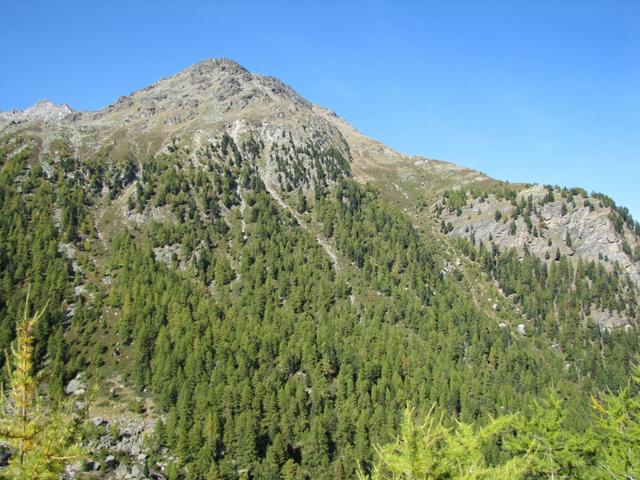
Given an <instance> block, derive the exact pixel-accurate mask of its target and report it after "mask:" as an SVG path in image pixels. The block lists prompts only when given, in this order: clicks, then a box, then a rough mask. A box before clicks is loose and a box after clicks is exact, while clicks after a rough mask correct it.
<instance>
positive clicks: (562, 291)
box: [0, 59, 640, 479]
mask: <svg viewBox="0 0 640 480" xmlns="http://www.w3.org/2000/svg"><path fill="white" fill-rule="evenodd" d="M0 202H1V204H2V217H1V222H0V268H1V271H0V273H1V278H2V282H0V313H1V315H0V347H2V348H3V349H5V350H6V349H7V348H8V347H9V345H10V344H11V342H12V341H13V340H14V337H15V321H16V319H18V318H21V315H22V308H24V302H25V297H26V292H27V288H28V286H30V288H31V293H30V302H31V305H32V306H33V308H34V309H40V308H45V305H46V310H45V312H46V313H45V314H44V315H43V316H42V318H41V320H40V321H39V323H38V324H37V325H36V327H35V330H34V334H33V336H34V339H33V342H34V352H33V354H34V364H35V365H36V366H37V368H38V369H42V370H43V371H44V372H47V374H48V377H47V378H48V380H47V382H46V385H45V386H43V391H45V390H46V392H47V393H46V396H50V397H51V398H54V397H55V396H56V395H58V396H60V395H62V396H64V397H68V398H70V399H71V400H72V403H73V404H74V405H75V406H76V407H77V408H79V409H80V410H82V409H84V408H85V407H86V408H87V412H86V420H87V426H86V429H85V430H86V432H84V434H83V437H82V438H83V439H82V445H83V448H84V450H83V451H84V452H85V453H84V457H83V459H81V460H78V461H77V462H75V463H73V464H72V465H70V466H68V467H67V475H68V476H69V477H74V478H116V479H120V478H156V479H158V478H169V479H178V478H189V479H196V478H296V479H297V478H313V479H315V478H356V477H357V476H358V472H360V475H364V474H368V473H370V472H375V471H376V470H375V468H374V465H375V464H376V454H377V453H376V452H378V453H379V452H380V451H382V450H380V449H377V447H376V446H377V445H382V444H385V443H387V442H390V441H392V440H393V439H394V438H397V435H398V432H399V431H400V430H401V428H407V425H408V424H406V423H404V424H403V423H402V419H401V411H402V410H403V409H404V408H405V407H406V406H407V405H408V404H410V405H412V407H413V409H414V410H412V411H413V412H417V414H418V415H419V416H425V415H427V416H428V415H431V414H435V413H437V414H438V415H442V418H444V419H448V420H446V422H448V423H447V425H451V426H452V428H453V425H454V424H455V422H454V419H455V420H458V421H460V422H463V423H465V422H466V423H465V424H468V425H476V427H469V428H472V430H469V431H475V430H473V428H480V427H481V426H483V425H487V424H489V425H493V424H491V421H490V419H493V418H495V417H497V416H503V415H505V414H509V413H515V412H522V411H526V412H529V411H530V410H527V409H528V408H534V407H531V405H538V404H536V403H535V402H536V401H537V399H539V398H541V397H542V396H543V395H544V392H546V391H548V390H549V389H550V388H553V389H555V390H554V393H553V395H558V396H559V397H558V398H562V401H563V402H565V403H564V404H563V405H565V406H566V407H563V408H565V410H562V411H563V412H564V413H563V415H565V414H566V411H570V412H571V415H568V414H566V415H565V416H566V419H565V420H563V422H564V423H563V426H562V428H563V429H564V428H566V429H567V431H571V432H577V433H576V435H581V434H582V433H583V432H585V431H586V429H588V428H589V425H591V424H592V423H593V422H595V420H594V418H595V417H594V415H596V413H592V407H591V405H592V403H591V398H592V396H593V395H595V394H596V393H595V392H602V391H605V390H607V389H610V390H611V391H617V390H619V389H621V388H624V387H625V385H627V383H628V379H629V375H630V370H631V368H632V360H633V358H634V356H635V355H637V354H638V353H640V330H639V328H638V327H639V323H640V313H639V310H638V301H639V298H640V226H639V225H638V223H636V222H635V221H634V220H633V218H632V217H631V215H630V214H629V212H628V211H627V210H626V209H625V208H623V207H620V206H618V205H616V204H615V202H614V201H613V200H612V199H611V198H609V197H608V196H606V195H604V194H602V193H597V192H587V191H585V190H584V189H582V188H580V187H579V186H570V187H559V186H553V185H534V184H514V183H508V182H503V181H499V180H495V179H492V178H489V177H488V176H486V175H484V174H482V173H480V172H477V171H474V170H472V169H467V168H464V167H461V166H458V165H455V164H452V163H448V162H445V161H440V160H436V159H430V158H424V157H420V156H411V155H405V154H402V153H399V152H396V151H394V150H393V149H391V148H389V147H387V146H385V145H383V144H381V143H380V142H377V141H376V140H373V139H371V138H368V137H366V136H365V135H363V134H361V133H360V132H359V131H358V130H357V129H356V128H354V127H353V126H351V125H350V124H349V123H348V122H346V121H345V120H344V119H342V118H340V117H339V116H337V115H336V114H335V113H333V112H332V111H331V110H328V109H326V108H324V107H322V106H318V105H315V104H313V103H311V102H309V101H308V100H306V99H304V98H302V97H301V96H300V95H298V94H297V93H296V92H295V91H294V90H293V89H292V88H291V87H289V86H288V85H286V84H285V83H283V82H282V81H280V80H278V79H275V78H273V77H268V76H263V75H259V74H255V73H252V72H249V71H248V70H247V69H245V68H244V67H242V66H240V65H238V64H237V63H235V62H233V61H231V60H228V59H210V60H204V61H202V62H200V63H198V64H196V65H193V66H191V67H189V68H187V69H186V70H184V71H182V72H179V73H177V74H176V75H174V76H171V77H168V78H164V79H161V80H159V81H157V82H156V83H154V84H152V85H150V86H148V87H146V88H143V89H141V90H138V91H135V92H133V93H131V94H129V95H126V96H123V97H120V98H119V99H117V100H116V101H115V102H114V103H112V104H111V105H109V106H107V107H106V108H104V109H102V110H99V111H94V112H82V111H76V110H73V109H72V108H70V107H69V106H67V105H54V104H52V103H51V102H49V101H46V100H43V101H41V102H38V103H37V104H36V105H34V106H33V107H30V108H28V109H26V110H24V111H11V112H3V113H0ZM90 385H95V386H96V387H95V389H93V390H95V394H91V393H90V392H91V391H93V390H92V389H91V388H90ZM545 398H546V397H545ZM553 398H556V397H553ZM545 401H547V400H545ZM558 401H559V400H558ZM603 408H604V407H603ZM83 411H84V410H83ZM567 415H568V416H567ZM525 416H526V415H525ZM501 418H502V417H501ZM505 418H506V417H505ZM511 418H512V417H509V419H511ZM513 418H516V417H513ZM518 418H520V417H518ZM522 418H524V417H522ZM563 418H565V417H563ZM501 421H502V420H501ZM509 421H511V420H509ZM505 422H506V420H505ZM403 425H404V426H403ZM455 425H461V424H455ZM443 428H444V427H443ZM513 428H514V429H515V428H516V427H515V426H514V427H513ZM461 431H462V430H461ZM443 432H444V430H443ZM443 435H444V433H443ZM505 435H506V433H505ZM456 438H457V437H456ZM482 438H484V437H482ZM501 438H502V437H501ZM514 442H515V440H514ZM516 443H517V442H516ZM505 445H506V443H505ZM509 445H515V443H514V444H511V443H510V444H509ZM485 447H486V448H485ZM483 448H484V450H483V451H484V452H485V453H486V452H493V453H491V454H489V453H487V455H489V456H490V457H491V460H490V461H488V462H489V463H488V464H487V465H490V466H491V465H492V467H491V468H493V467H495V465H496V462H497V463H499V462H500V461H502V459H505V458H507V457H509V456H510V455H516V453H514V452H518V451H519V450H517V448H516V447H513V448H511V447H510V448H511V449H510V450H504V448H506V447H504V445H503V444H502V443H501V442H499V441H496V442H494V443H491V444H490V445H485V446H483ZM585 448H586V447H585ZM4 451H5V450H3V452H4ZM524 451H525V452H531V450H530V449H529V450H527V449H525V450H524ZM483 455H484V454H483ZM491 455H493V456H491ZM527 455H529V454H527ZM585 455H586V454H585ZM594 455H595V454H594ZM3 458H4V453H3ZM474 458H475V457H474ZM483 458H484V457H483ZM509 458H510V457H509ZM585 458H587V457H585ZM589 458H595V457H589ZM5 460H6V459H5ZM5 460H3V463H7V461H8V460H7V461H5ZM585 462H586V460H585ZM585 462H582V463H580V462H578V463H576V465H577V464H580V465H587V463H585ZM530 464H531V463H529V464H527V465H530ZM514 465H515V464H514ZM485 467H486V468H490V467H489V466H485ZM1 468H4V467H2V466H0V475H2V470H1ZM483 468H484V467H483ZM523 468H524V467H523ZM527 468H528V467H527ZM576 468H577V467H576ZM585 468H586V467H585ZM594 468H595V467H594ZM487 471H493V470H487ZM578 477H579V475H578ZM578 477H574V478H578ZM474 478H475V477H474ZM478 478H485V477H478ZM486 478H490V477H486ZM495 478H498V477H495ZM505 478H506V477H505ZM513 478H516V477H513ZM517 478H520V477H517ZM531 478H533V477H531ZM535 478H543V477H535ZM584 478H587V477H584ZM589 478H591V477H589ZM593 478H596V477H593Z"/></svg>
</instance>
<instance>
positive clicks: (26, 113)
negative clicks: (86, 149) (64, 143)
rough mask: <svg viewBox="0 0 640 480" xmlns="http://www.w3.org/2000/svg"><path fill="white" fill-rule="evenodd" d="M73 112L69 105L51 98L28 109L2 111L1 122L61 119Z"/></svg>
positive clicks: (0, 114)
mask: <svg viewBox="0 0 640 480" xmlns="http://www.w3.org/2000/svg"><path fill="white" fill-rule="evenodd" d="M71 113H73V110H72V109H71V107H69V105H66V104H64V103H63V104H61V105H56V104H54V103H53V102H51V101H50V100H40V101H39V102H38V103H36V104H35V105H32V106H31V107H29V108H27V109H26V110H22V111H20V110H12V111H10V112H0V123H4V122H6V123H12V124H14V125H15V124H20V123H24V122H29V121H60V120H62V119H64V118H65V117H66V116H67V115H69V114H71Z"/></svg>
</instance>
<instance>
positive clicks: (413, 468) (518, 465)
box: [359, 408, 529, 480]
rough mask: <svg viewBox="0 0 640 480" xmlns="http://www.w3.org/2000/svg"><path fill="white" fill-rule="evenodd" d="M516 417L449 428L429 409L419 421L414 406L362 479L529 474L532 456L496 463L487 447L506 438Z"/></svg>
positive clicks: (465, 477) (447, 477)
mask: <svg viewBox="0 0 640 480" xmlns="http://www.w3.org/2000/svg"><path fill="white" fill-rule="evenodd" d="M512 421H513V418H512V417H509V416H504V417H499V418H497V419H492V420H490V421H489V422H488V423H487V424H486V425H484V426H483V427H480V428H474V427H472V426H471V425H468V424H465V423H461V422H457V423H456V424H455V427H452V428H446V427H444V426H443V424H442V418H440V417H437V416H435V415H434V414H433V408H432V409H431V410H429V411H428V412H427V414H426V416H425V420H424V422H423V423H422V424H420V425H417V424H415V423H414V421H413V410H412V409H410V408H408V409H406V410H405V412H404V416H403V421H402V425H401V429H400V435H399V436H398V438H397V440H396V441H395V442H393V443H390V444H387V445H384V446H382V447H377V448H376V452H377V455H378V459H377V461H376V463H375V464H374V466H373V469H372V473H371V475H370V476H367V475H364V474H363V473H362V472H359V478H361V479H367V478H370V479H371V480H383V479H389V480H391V479H393V480H404V479H406V480H413V479H415V480H417V479H433V480H439V479H465V480H466V479H468V480H471V479H478V480H479V479H487V480H489V479H496V480H500V479H504V480H507V479H509V480H516V479H519V478H524V474H525V472H526V470H527V466H528V462H529V455H528V454H525V455H523V456H522V457H514V458H512V459H509V460H507V461H505V462H499V463H497V464H493V463H492V462H491V461H490V460H489V459H488V458H487V455H486V451H487V448H488V447H489V446H491V445H493V444H494V440H495V439H496V438H499V437H501V436H502V435H503V434H504V432H505V430H506V429H507V428H508V426H509V424H510V423H511V422H512Z"/></svg>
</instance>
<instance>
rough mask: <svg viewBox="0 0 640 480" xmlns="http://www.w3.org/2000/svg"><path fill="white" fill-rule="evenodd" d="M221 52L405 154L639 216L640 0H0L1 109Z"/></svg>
mask: <svg viewBox="0 0 640 480" xmlns="http://www.w3.org/2000/svg"><path fill="white" fill-rule="evenodd" d="M221 56H224V57H229V58H232V59H234V60H236V61H238V62H239V63H241V64H243V65H244V66H246V67H247V68H249V69H250V70H252V71H255V72H258V73H263V74H269V75H273V76H277V77H279V78H281V79H282V80H284V81H285V82H287V83H289V84H290V85H292V86H293V87H294V88H295V89H296V90H297V91H298V92H300V93H301V94H302V95H303V96H305V97H307V98H308V99H310V100H311V101H313V102H316V103H319V104H321V105H324V106H327V107H329V108H331V109H333V110H335V111H336V112H337V113H338V114H339V115H341V116H343V117H345V118H346V119H347V120H349V121H350V122H351V123H352V124H354V125H355V126H356V127H357V128H359V129H360V130H361V131H363V132H364V133H366V134H368V135H370V136H372V137H375V138H376V139H379V140H381V141H383V142H385V143H386V144H388V145H390V146H391V147H393V148H395V149H397V150H400V151H402V152H405V153H411V154H420V155H424V156H428V157H431V158H440V159H444V160H449V161H452V162H455V163H458V164H462V165H465V166H469V167H473V168H476V169H479V170H481V171H483V172H486V173H488V174H489V175H491V176H494V177H497V178H500V179H505V180H510V181H531V182H541V183H553V184H560V185H566V186H574V185H578V186H583V187H585V188H587V189H589V190H599V191H602V192H604V193H607V194H609V195H611V196H612V197H613V198H614V199H615V200H616V201H617V202H618V203H619V204H622V205H625V206H627V207H629V209H630V210H631V211H632V213H633V214H634V217H635V218H636V219H637V218H639V217H640V195H639V194H638V189H639V187H640V1H638V0H631V1H626V2H625V1H614V0H608V1H604V0H603V1H573V2H572V1H560V2H558V1H546V2H544V1H536V2H527V1H516V2H514V1H504V2H497V1H487V2H480V1H461V2H453V1H451V2H449V1H444V0H442V1H440V2H419V1H415V2H392V1H389V2H346V1H345V2H325V1H303V0H300V1H291V2H284V1H283V2H269V1H262V2H259V1H255V2H238V1H233V2H232V1H225V2H213V1H212V2H205V1H162V0H158V1H139V2H134V1H130V2H119V1H111V0H109V1H106V0H105V1H91V0H83V1H75V2H70V1H64V0H63V1H58V2H52V1H47V2H44V1H42V2H33V1H28V0H19V1H9V0H0V110H8V109H11V108H25V107H27V106H29V105H30V104H32V103H34V102H36V101H37V100H39V99H41V98H49V99H51V100H53V101H55V102H65V103H68V104H70V105H71V106H72V107H74V108H77V109H99V108H101V107H104V106H105V105H107V104H109V103H111V102H112V101H113V100H115V99H116V98H117V97H118V96H120V95H125V94H127V93H130V92H131V91H133V90H135V89H138V88H140V87H143V86H146V85H147V84H149V83H151V82H153V81H155V80H157V79H159V78H161V77H164V76H168V75H170V74H173V73H175V72H177V71H179V70H181V69H183V68H185V67H187V66H188V65H190V64H192V63H194V62H196V61H198V60H201V59H203V58H207V57H221Z"/></svg>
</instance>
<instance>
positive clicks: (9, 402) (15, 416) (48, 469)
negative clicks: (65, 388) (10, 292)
mask: <svg viewBox="0 0 640 480" xmlns="http://www.w3.org/2000/svg"><path fill="white" fill-rule="evenodd" d="M43 313H44V309H43V310H41V311H39V312H36V313H35V315H33V316H32V317H30V316H29V295H28V294H27V301H26V304H25V309H24V317H23V319H22V320H21V321H19V322H18V323H17V324H16V340H15V342H14V344H13V345H12V346H11V354H10V355H9V354H7V362H6V364H7V373H8V379H9V385H8V388H7V390H6V392H5V390H4V389H2V396H1V397H0V440H2V441H3V442H6V443H7V444H8V445H9V446H10V448H11V449H12V456H11V459H10V461H9V465H8V467H7V468H6V470H4V471H3V472H2V473H3V474H6V475H8V478H14V479H17V480H22V479H24V480H48V479H52V480H53V479H56V480H57V479H58V478H59V477H60V474H61V473H62V471H63V470H64V468H65V465H66V464H67V463H69V462H70V461H72V460H74V459H77V458H78V457H80V455H81V454H82V450H81V448H80V442H79V441H80V421H81V416H80V415H79V414H78V413H77V412H74V411H73V410H72V407H71V405H70V404H67V403H64V402H61V403H59V404H58V405H56V406H55V407H53V406H50V405H47V404H46V403H45V402H44V401H43V400H42V399H41V398H40V396H39V395H38V390H39V387H40V381H39V378H38V377H37V376H36V375H35V374H34V372H33V364H32V361H33V360H32V358H33V330H34V327H35V325H36V324H37V322H38V320H39V319H40V318H41V317H42V315H43Z"/></svg>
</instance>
